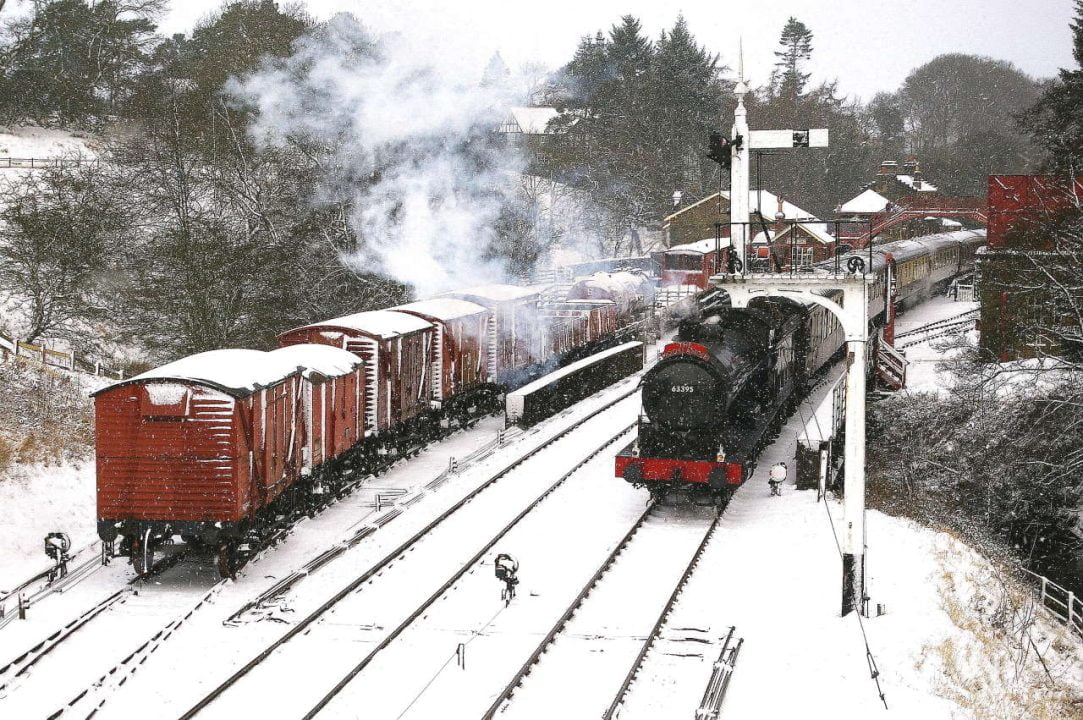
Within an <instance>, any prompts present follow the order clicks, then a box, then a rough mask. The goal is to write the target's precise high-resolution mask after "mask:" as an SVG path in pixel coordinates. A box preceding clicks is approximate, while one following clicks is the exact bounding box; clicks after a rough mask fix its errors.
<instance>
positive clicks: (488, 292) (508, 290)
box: [444, 285, 541, 302]
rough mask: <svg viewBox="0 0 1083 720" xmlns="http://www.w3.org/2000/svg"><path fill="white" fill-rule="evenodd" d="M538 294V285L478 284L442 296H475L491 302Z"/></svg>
mask: <svg viewBox="0 0 1083 720" xmlns="http://www.w3.org/2000/svg"><path fill="white" fill-rule="evenodd" d="M540 294H541V289H540V288H538V287H522V286H519V285H479V286H477V287H472V288H466V289H464V290H456V291H455V292H450V293H446V294H445V295H444V297H456V298H463V297H476V298H481V299H483V300H489V301H491V302H507V301H509V300H523V299H526V298H534V297H537V296H538V295H540Z"/></svg>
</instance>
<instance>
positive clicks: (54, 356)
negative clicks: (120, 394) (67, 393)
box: [0, 335, 124, 380]
mask: <svg viewBox="0 0 1083 720" xmlns="http://www.w3.org/2000/svg"><path fill="white" fill-rule="evenodd" d="M5 353H10V354H11V355H12V356H13V357H17V358H25V359H27V360H37V361H38V362H40V363H41V364H42V365H49V366H51V367H58V368H63V369H65V370H71V371H76V370H78V371H80V372H86V373H90V374H92V375H106V376H110V377H115V378H116V379H118V380H123V379H124V371H123V370H113V369H110V368H106V367H103V366H102V364H101V363H100V362H91V361H90V360H87V359H85V358H76V354H75V353H74V352H73V351H70V350H53V349H51V348H49V347H47V346H46V344H45V343H44V342H42V343H41V344H40V345H35V344H33V343H28V342H23V341H22V340H19V338H15V339H10V338H6V337H4V336H3V335H0V357H2V356H3V355H4V354H5Z"/></svg>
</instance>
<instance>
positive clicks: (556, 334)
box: [537, 307, 589, 363]
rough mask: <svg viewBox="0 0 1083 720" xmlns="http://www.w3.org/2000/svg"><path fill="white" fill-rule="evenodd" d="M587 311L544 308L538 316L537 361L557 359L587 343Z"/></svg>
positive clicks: (543, 361)
mask: <svg viewBox="0 0 1083 720" xmlns="http://www.w3.org/2000/svg"><path fill="white" fill-rule="evenodd" d="M588 315H589V314H588V313H584V312H582V311H576V310H555V309H553V308H551V307H546V308H544V309H543V310H542V311H541V312H540V313H539V316H538V345H539V350H538V358H537V359H538V362H540V363H545V362H547V361H549V360H553V361H559V360H560V358H562V357H564V356H565V355H567V354H568V353H570V352H572V351H573V350H575V349H577V348H580V347H583V346H585V345H586V344H587V342H588V340H587V332H588V330H589V322H588Z"/></svg>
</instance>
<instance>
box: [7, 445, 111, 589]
mask: <svg viewBox="0 0 1083 720" xmlns="http://www.w3.org/2000/svg"><path fill="white" fill-rule="evenodd" d="M95 502H96V501H95V494H94V462H93V461H90V462H86V463H82V464H79V465H61V466H46V465H39V464H35V465H13V466H12V467H10V468H8V469H7V470H5V471H4V474H3V475H2V476H0V509H2V510H3V514H4V519H3V522H0V590H9V589H11V588H12V587H14V586H15V585H17V584H18V583H19V582H21V581H23V580H25V579H26V578H28V577H30V576H31V575H33V574H34V573H35V572H37V571H39V570H42V569H43V568H45V567H48V566H49V564H50V561H49V559H48V558H47V557H45V552H44V550H43V549H42V540H43V539H44V538H45V535H46V534H47V533H49V532H53V531H61V532H66V533H68V535H69V536H70V537H71V541H72V547H73V548H74V549H79V548H81V547H83V546H84V545H86V544H87V543H91V542H94V541H95V540H97V534H96V532H97V530H96V528H95V518H94V506H95Z"/></svg>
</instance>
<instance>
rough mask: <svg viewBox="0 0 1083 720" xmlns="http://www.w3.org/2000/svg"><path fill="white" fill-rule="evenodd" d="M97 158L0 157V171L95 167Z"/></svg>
mask: <svg viewBox="0 0 1083 720" xmlns="http://www.w3.org/2000/svg"><path fill="white" fill-rule="evenodd" d="M97 164H98V159H97V158H57V157H53V158H14V157H0V170H44V169H47V168H60V167H72V166H77V165H97Z"/></svg>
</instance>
